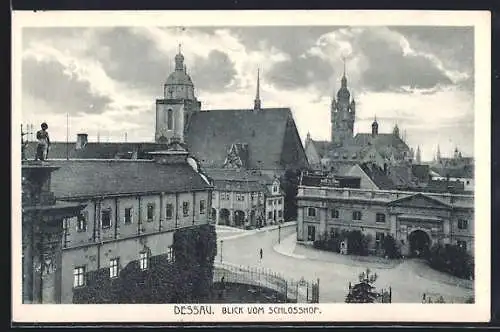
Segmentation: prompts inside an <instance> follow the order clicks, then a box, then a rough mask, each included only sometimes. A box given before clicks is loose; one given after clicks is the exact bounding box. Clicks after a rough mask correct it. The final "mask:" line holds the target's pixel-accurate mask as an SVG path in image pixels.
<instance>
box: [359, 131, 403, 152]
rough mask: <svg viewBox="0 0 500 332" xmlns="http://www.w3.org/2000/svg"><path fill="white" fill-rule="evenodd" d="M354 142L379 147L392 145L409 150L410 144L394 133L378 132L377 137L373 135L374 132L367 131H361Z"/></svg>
mask: <svg viewBox="0 0 500 332" xmlns="http://www.w3.org/2000/svg"><path fill="white" fill-rule="evenodd" d="M354 144H356V145H361V146H366V145H368V144H372V145H375V146H377V147H387V146H392V147H396V148H399V149H407V150H409V147H408V145H407V144H406V143H405V142H403V140H402V139H401V138H400V137H399V136H396V135H394V134H392V133H391V134H377V135H376V136H375V138H373V137H372V134H367V133H359V134H356V136H354Z"/></svg>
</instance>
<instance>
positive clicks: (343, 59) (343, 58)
mask: <svg viewBox="0 0 500 332" xmlns="http://www.w3.org/2000/svg"><path fill="white" fill-rule="evenodd" d="M342 61H343V62H344V74H343V75H342V76H343V77H345V55H344V56H343V57H342Z"/></svg>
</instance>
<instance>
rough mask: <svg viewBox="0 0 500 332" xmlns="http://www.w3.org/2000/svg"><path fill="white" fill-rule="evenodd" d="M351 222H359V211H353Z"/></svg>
mask: <svg viewBox="0 0 500 332" xmlns="http://www.w3.org/2000/svg"><path fill="white" fill-rule="evenodd" d="M352 220H361V211H353V212H352Z"/></svg>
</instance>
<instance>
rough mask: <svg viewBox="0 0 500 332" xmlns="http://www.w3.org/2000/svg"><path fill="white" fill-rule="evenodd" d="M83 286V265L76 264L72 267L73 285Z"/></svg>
mask: <svg viewBox="0 0 500 332" xmlns="http://www.w3.org/2000/svg"><path fill="white" fill-rule="evenodd" d="M83 286H85V266H77V267H75V268H74V269H73V287H75V288H76V287H83Z"/></svg>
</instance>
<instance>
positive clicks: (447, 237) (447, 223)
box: [443, 218, 452, 244]
mask: <svg viewBox="0 0 500 332" xmlns="http://www.w3.org/2000/svg"><path fill="white" fill-rule="evenodd" d="M451 223H452V221H451V220H450V219H449V218H445V219H443V235H444V237H443V242H444V243H445V244H449V243H451Z"/></svg>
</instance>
